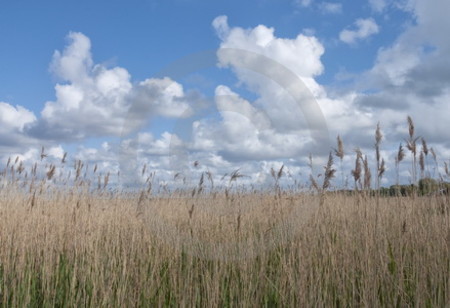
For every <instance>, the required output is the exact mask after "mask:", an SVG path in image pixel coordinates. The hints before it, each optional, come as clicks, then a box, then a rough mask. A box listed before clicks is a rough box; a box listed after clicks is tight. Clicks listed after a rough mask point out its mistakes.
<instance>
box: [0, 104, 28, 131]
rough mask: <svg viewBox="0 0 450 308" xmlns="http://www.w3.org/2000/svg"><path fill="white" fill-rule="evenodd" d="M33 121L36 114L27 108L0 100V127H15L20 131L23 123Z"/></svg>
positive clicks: (23, 125)
mask: <svg viewBox="0 0 450 308" xmlns="http://www.w3.org/2000/svg"><path fill="white" fill-rule="evenodd" d="M34 121H36V116H35V115H34V113H33V112H31V111H29V110H28V109H26V108H24V107H22V106H16V107H14V106H12V105H10V104H8V103H5V102H0V127H1V128H2V129H16V130H18V131H20V132H22V131H23V129H24V127H25V125H27V124H30V123H33V122H34Z"/></svg>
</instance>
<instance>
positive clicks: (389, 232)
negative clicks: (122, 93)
mask: <svg viewBox="0 0 450 308" xmlns="http://www.w3.org/2000/svg"><path fill="white" fill-rule="evenodd" d="M409 124H410V128H411V124H412V121H411V123H409ZM377 132H378V133H380V132H379V130H378V129H377ZM377 138H379V139H377ZM376 140H377V142H376V151H377V153H379V146H380V141H381V135H380V136H378V137H377V136H376ZM339 141H340V138H338V146H337V149H336V150H335V153H334V154H333V156H335V157H337V158H338V159H340V158H342V157H343V155H344V154H343V153H344V152H343V144H342V141H340V144H339ZM409 142H411V143H409ZM416 142H417V144H416ZM418 142H419V141H418V139H416V137H415V136H414V131H412V132H411V130H410V139H409V140H408V143H407V145H406V146H407V150H408V151H410V152H411V155H412V156H413V160H412V161H413V163H412V164H411V165H410V168H412V169H416V167H417V169H416V170H415V171H414V170H412V174H413V176H415V175H414V174H417V179H416V180H417V181H418V180H419V179H420V178H421V174H420V171H421V163H420V160H421V159H420V156H421V155H423V154H420V153H423V150H424V148H423V146H424V145H423V144H422V150H419V144H418ZM425 146H426V144H425ZM401 151H403V149H399V155H398V162H397V161H396V163H400V162H401V161H402V160H403V158H404V152H401ZM402 153H403V154H402ZM402 155H403V156H402ZM416 155H417V161H416ZM333 156H331V155H330V159H329V161H328V164H327V166H326V167H325V171H324V174H323V176H322V177H321V178H317V177H314V176H311V179H310V183H311V190H309V191H304V192H300V191H298V190H295V191H294V190H289V189H285V188H283V187H280V186H278V185H276V186H275V187H274V189H273V190H265V191H259V190H249V189H241V188H240V187H239V186H238V185H236V186H234V187H235V189H222V188H217V189H213V190H210V189H206V188H205V185H206V184H204V183H203V182H204V180H205V181H206V177H207V175H204V176H205V179H204V178H203V177H204V176H203V175H202V177H201V179H200V182H199V184H198V185H197V186H196V187H195V188H194V189H193V190H189V191H182V190H180V191H177V192H173V193H171V194H154V193H152V192H151V190H150V189H148V187H145V188H143V189H142V190H140V191H138V192H137V191H135V192H116V191H114V190H108V189H106V188H107V186H108V178H106V177H105V178H102V179H100V181H99V183H98V185H95V186H96V187H95V188H93V187H92V186H93V185H92V184H86V183H87V182H86V181H84V180H83V177H82V176H81V175H80V174H81V173H82V172H81V169H82V168H83V167H82V164H81V163H79V164H78V165H77V164H76V165H75V167H74V169H75V170H74V172H73V177H74V180H73V182H72V184H70V185H69V184H67V185H54V184H50V183H49V180H51V179H52V177H55V174H56V173H57V171H58V170H57V168H56V167H55V166H54V165H49V166H47V169H46V173H45V174H44V178H43V179H39V177H38V176H37V175H36V174H38V172H36V170H31V172H30V173H28V174H27V176H24V173H25V172H26V171H25V170H22V169H21V168H20V166H21V163H20V161H15V162H14V161H10V162H8V165H7V166H6V168H5V169H4V171H3V173H2V174H1V178H3V179H9V180H10V181H9V182H8V184H4V185H3V187H2V188H1V189H0V307H75V306H76V307H157V306H164V307H180V306H181V307H191V306H196V307H218V306H220V307H259V306H261V307H286V306H290V307H361V306H362V307H449V306H450V202H449V197H450V196H449V195H448V193H447V192H446V191H445V190H444V189H440V187H443V186H442V185H440V184H443V182H442V181H439V179H436V180H435V181H436V183H437V184H436V185H438V187H437V188H438V189H436V190H433V191H431V192H429V191H426V192H424V191H423V190H420V187H419V186H417V187H416V186H412V187H413V189H411V191H410V192H409V193H407V194H401V193H395V190H394V194H392V195H386V194H381V193H380V191H381V190H380V189H371V187H374V186H379V184H376V183H367V181H369V182H370V179H371V178H375V179H376V181H375V182H379V179H380V178H381V177H382V176H383V172H384V170H383V168H385V167H384V160H383V159H382V158H381V157H380V155H379V154H378V155H377V156H376V161H375V162H373V165H376V168H377V169H376V171H377V173H376V174H374V175H370V170H369V169H365V167H366V165H367V157H364V156H363V155H362V153H361V152H360V151H359V152H358V151H357V152H356V160H355V168H354V169H353V170H351V174H352V176H353V179H354V181H355V188H354V189H352V190H351V191H339V190H335V189H334V190H330V189H329V188H330V186H331V184H330V183H332V181H333V178H334V176H335V175H336V176H338V175H339V171H338V172H337V174H335V173H336V171H335V167H334V162H333ZM44 159H45V158H44ZM64 159H65V158H64ZM64 159H63V161H64ZM22 168H24V167H22ZM34 169H35V168H34ZM336 169H338V168H336ZM367 172H369V174H367ZM282 175H283V170H282V169H280V170H279V171H274V172H272V176H273V177H274V179H275V181H276V183H277V184H278V180H279V179H280V177H281V176H282ZM240 176H241V174H239V173H238V172H235V173H234V179H233V178H230V182H231V180H232V179H233V180H235V181H236V182H238V180H239V177H240ZM319 180H320V181H319ZM433 183H434V182H433ZM433 185H434V184H433ZM415 188H417V189H415Z"/></svg>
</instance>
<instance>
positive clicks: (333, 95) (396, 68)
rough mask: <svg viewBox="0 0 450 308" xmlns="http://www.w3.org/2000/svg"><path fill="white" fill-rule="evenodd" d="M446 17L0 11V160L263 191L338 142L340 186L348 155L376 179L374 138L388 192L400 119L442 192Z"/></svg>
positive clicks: (6, 6) (401, 131) (260, 1)
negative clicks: (227, 178) (419, 141)
mask: <svg viewBox="0 0 450 308" xmlns="http://www.w3.org/2000/svg"><path fill="white" fill-rule="evenodd" d="M449 11H450V2H449V1H447V0H362V1H358V2H355V1H351V2H350V1H319V0H247V1H200V0H167V1H159V0H132V1H127V2H125V1H119V0H110V1H102V0H99V1H85V0H81V1H39V2H36V1H34V2H32V1H23V0H18V1H4V0H0V44H1V48H0V160H1V162H2V163H3V164H6V162H7V160H8V158H9V157H12V158H14V157H17V156H18V157H19V160H20V161H23V163H24V164H25V165H27V166H31V165H32V164H33V163H34V162H35V161H39V160H40V154H41V148H42V147H45V153H46V154H48V157H47V158H46V160H47V162H46V163H48V162H55V163H56V162H58V161H60V160H61V158H62V156H63V155H64V153H65V152H67V153H68V158H69V160H70V161H75V160H82V161H83V162H85V163H86V164H88V165H91V166H92V165H95V164H97V165H98V166H99V168H100V170H101V171H100V172H103V173H104V174H106V173H107V172H110V173H111V174H117V176H116V178H115V179H113V180H112V182H114V183H121V184H124V185H125V184H126V185H132V183H141V182H143V181H145V178H146V177H147V176H148V173H150V172H152V173H154V174H155V178H156V181H158V182H159V183H160V184H161V185H169V184H175V183H177V181H179V179H180V178H181V179H184V180H185V182H188V183H191V182H192V183H194V182H195V181H197V180H198V177H199V175H200V173H201V172H205V171H209V172H211V174H213V175H214V178H215V180H216V181H217V182H220V180H221V179H222V178H223V175H225V174H230V173H231V172H233V171H234V170H237V169H239V170H240V173H241V174H245V175H246V177H244V178H242V179H241V182H242V183H248V184H254V185H256V184H261V185H271V184H273V178H271V173H270V170H271V169H272V168H273V169H275V170H278V169H279V168H280V167H281V166H282V165H284V166H285V168H284V171H285V173H284V177H283V181H284V183H286V185H289V183H291V184H292V183H293V182H294V181H297V182H303V183H307V181H308V178H309V174H310V173H311V172H312V173H314V174H315V175H318V174H320V173H321V172H323V169H322V166H323V165H324V164H325V163H326V159H327V157H328V153H329V152H330V151H333V149H334V148H335V147H336V137H337V136H338V135H339V136H341V138H342V140H343V142H344V149H345V156H344V159H343V161H342V163H340V162H339V159H338V158H337V157H335V163H336V164H335V165H336V168H337V169H338V176H337V177H336V179H335V180H334V182H333V185H334V186H335V187H342V185H345V183H346V182H348V183H349V185H350V186H351V185H353V181H352V177H351V170H352V168H354V164H355V152H354V149H355V148H360V149H361V150H362V152H363V153H364V155H367V156H368V157H369V158H370V161H371V168H373V172H372V173H373V174H376V170H375V169H374V168H376V166H375V163H372V162H373V157H374V143H375V139H374V134H375V129H376V126H377V123H380V127H381V129H382V134H383V141H382V144H381V157H382V158H383V159H384V160H385V161H386V165H387V170H386V174H385V176H384V177H383V179H382V184H383V185H386V186H388V185H391V184H393V183H394V182H395V181H396V179H397V170H396V168H395V163H394V162H395V157H396V155H397V150H398V147H399V145H400V143H402V144H403V145H405V143H406V139H407V138H408V126H407V121H406V119H407V116H408V115H409V116H411V117H412V118H413V120H414V123H415V128H416V135H417V136H420V137H423V138H424V139H425V140H426V141H427V143H428V147H432V148H433V150H434V152H435V153H436V155H437V160H438V164H436V163H435V162H434V160H433V158H432V157H431V155H426V157H425V163H426V172H425V173H426V175H429V176H434V177H438V176H439V175H443V176H444V177H445V175H444V173H445V172H444V169H443V166H444V165H443V163H444V162H448V160H449V158H450V142H449V139H448V136H449V134H448V129H449V128H450V125H449V123H448V119H449V118H450V105H449V103H448V101H449V98H450V92H449V90H450V58H449V57H448V55H449V51H450V39H449V38H448V35H447V31H446V30H447V29H450V19H449V18H448V17H447V16H446V14H447V13H446V12H449ZM310 154H311V156H312V157H313V170H312V171H311V170H310V167H309V166H308V165H309V158H308V157H309V155H310ZM409 160H411V155H408V156H407V157H406V158H405V161H404V162H402V164H401V165H400V169H399V170H398V173H399V179H400V180H401V182H403V183H410V182H411V181H412V176H411V165H410V164H409ZM195 162H197V163H195ZM143 165H147V166H148V167H147V168H146V170H147V171H146V172H147V173H146V174H144V175H143V174H142V172H141V169H142V166H143ZM341 165H342V166H341ZM175 174H181V176H178V177H176V178H175Z"/></svg>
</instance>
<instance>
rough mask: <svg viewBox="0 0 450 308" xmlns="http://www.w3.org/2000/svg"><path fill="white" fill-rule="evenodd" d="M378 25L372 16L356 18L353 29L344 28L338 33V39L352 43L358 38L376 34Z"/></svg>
mask: <svg viewBox="0 0 450 308" xmlns="http://www.w3.org/2000/svg"><path fill="white" fill-rule="evenodd" d="M378 32H379V27H378V25H377V23H376V22H375V20H374V19H373V18H367V19H361V18H360V19H357V20H356V21H355V24H354V27H353V29H344V30H342V31H341V33H339V39H340V40H341V41H343V42H345V43H347V44H354V43H356V41H358V40H362V39H365V38H368V37H369V36H371V35H374V34H377V33H378Z"/></svg>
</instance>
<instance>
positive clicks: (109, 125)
mask: <svg viewBox="0 0 450 308" xmlns="http://www.w3.org/2000/svg"><path fill="white" fill-rule="evenodd" d="M68 39H69V44H68V45H67V46H66V48H65V49H64V51H63V52H59V51H56V52H55V53H54V56H53V60H52V63H51V66H50V68H51V71H52V72H53V73H54V74H55V75H56V76H57V77H59V78H60V79H61V80H62V81H63V82H64V83H59V84H57V85H56V86H55V94H56V100H55V101H49V102H47V103H46V104H45V107H44V109H43V110H42V112H41V118H40V119H39V121H38V123H37V124H36V125H35V127H33V128H32V129H31V132H30V133H31V134H33V135H34V136H36V137H37V138H49V139H83V138H86V137H93V136H119V135H121V134H122V133H125V134H126V133H128V132H130V131H132V130H133V129H136V128H138V127H140V125H143V124H144V123H145V122H146V121H148V120H149V119H150V118H152V117H154V116H163V117H179V116H186V115H187V114H189V112H190V108H191V106H190V103H188V101H192V102H195V99H194V97H193V96H189V94H187V93H185V92H184V91H183V87H182V86H181V85H180V84H178V83H176V82H174V81H172V80H171V79H170V78H163V79H154V78H153V79H147V80H144V81H141V82H138V83H137V84H132V83H131V76H130V74H129V73H128V71H127V70H126V69H124V68H121V67H113V68H107V67H105V66H103V65H100V64H95V63H94V62H93V60H92V55H91V51H90V48H91V43H90V40H89V38H88V37H86V36H85V35H83V34H82V33H70V34H69V36H68Z"/></svg>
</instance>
